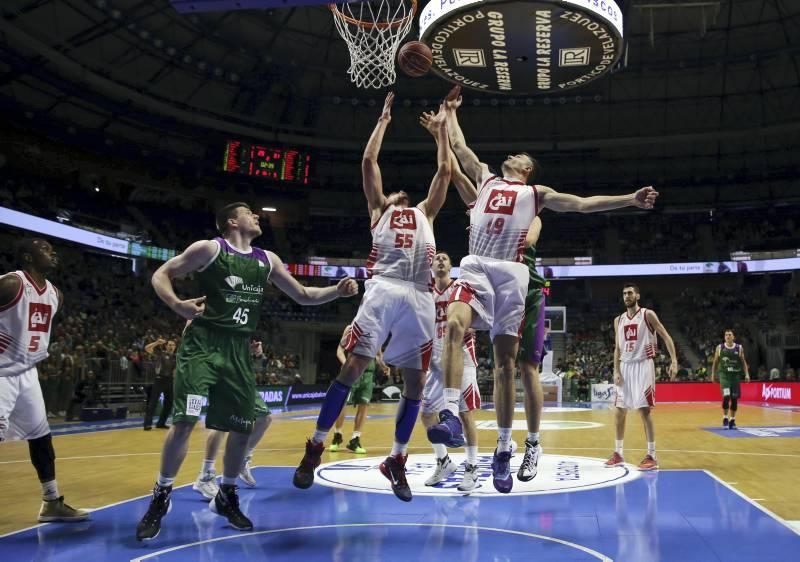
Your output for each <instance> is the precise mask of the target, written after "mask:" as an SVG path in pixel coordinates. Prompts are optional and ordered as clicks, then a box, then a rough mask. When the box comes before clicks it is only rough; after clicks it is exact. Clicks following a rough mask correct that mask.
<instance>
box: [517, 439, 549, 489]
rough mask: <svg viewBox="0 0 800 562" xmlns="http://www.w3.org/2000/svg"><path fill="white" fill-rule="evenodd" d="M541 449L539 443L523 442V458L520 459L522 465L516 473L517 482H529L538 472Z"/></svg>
mask: <svg viewBox="0 0 800 562" xmlns="http://www.w3.org/2000/svg"><path fill="white" fill-rule="evenodd" d="M542 453H543V449H542V446H541V445H539V443H536V445H535V446H534V444H533V443H531V442H530V441H528V440H527V439H526V440H525V456H524V457H522V464H521V465H520V467H519V471H518V472H517V480H519V481H520V482H530V481H531V480H533V479H534V478H535V477H536V475H537V474H538V472H539V457H541V456H542Z"/></svg>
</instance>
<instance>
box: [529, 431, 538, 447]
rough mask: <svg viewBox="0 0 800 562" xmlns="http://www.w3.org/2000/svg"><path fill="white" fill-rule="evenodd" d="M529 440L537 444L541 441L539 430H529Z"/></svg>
mask: <svg viewBox="0 0 800 562" xmlns="http://www.w3.org/2000/svg"><path fill="white" fill-rule="evenodd" d="M528 441H530V442H531V443H533V444H534V445H536V444H537V443H538V442H539V432H538V431H537V432H536V433H533V432H532V431H529V432H528Z"/></svg>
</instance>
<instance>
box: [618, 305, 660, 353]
mask: <svg viewBox="0 0 800 562" xmlns="http://www.w3.org/2000/svg"><path fill="white" fill-rule="evenodd" d="M646 311H647V309H646V308H640V309H639V310H638V311H637V312H636V314H634V315H633V317H628V313H627V312H624V313H623V314H621V315H620V317H619V322H618V325H617V344H618V345H619V349H620V360H621V361H622V362H623V363H629V362H632V361H644V360H646V359H652V358H653V357H655V356H656V351H658V336H657V335H656V332H655V330H653V329H652V328H651V327H650V325H649V324H648V323H647V316H646Z"/></svg>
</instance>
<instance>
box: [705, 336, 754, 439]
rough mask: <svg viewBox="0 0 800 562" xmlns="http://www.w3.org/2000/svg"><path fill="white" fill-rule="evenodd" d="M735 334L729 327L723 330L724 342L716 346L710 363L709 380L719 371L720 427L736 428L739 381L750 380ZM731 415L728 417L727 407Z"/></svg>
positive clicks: (742, 351)
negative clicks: (720, 392)
mask: <svg viewBox="0 0 800 562" xmlns="http://www.w3.org/2000/svg"><path fill="white" fill-rule="evenodd" d="M735 338H736V334H734V333H733V330H731V329H730V328H729V329H727V330H725V343H721V344H719V345H718V346H717V349H716V351H715V352H714V362H713V363H712V364H711V382H714V380H715V378H716V376H717V373H718V372H719V386H720V389H721V390H722V415H723V418H722V427H724V428H726V429H736V410H737V409H738V406H739V404H738V402H739V396H741V392H740V391H739V382H740V381H741V380H742V373H744V380H746V381H747V382H750V367H748V365H747V360H746V359H745V357H744V347H742V346H741V344H738V343H735V341H734V339H735ZM729 407H730V412H731V416H730V418H728V408H729Z"/></svg>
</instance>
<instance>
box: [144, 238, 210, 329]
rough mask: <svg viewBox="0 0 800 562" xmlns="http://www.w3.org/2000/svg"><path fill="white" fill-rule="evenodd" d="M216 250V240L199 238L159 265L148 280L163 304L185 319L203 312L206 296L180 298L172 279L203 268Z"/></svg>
mask: <svg viewBox="0 0 800 562" xmlns="http://www.w3.org/2000/svg"><path fill="white" fill-rule="evenodd" d="M217 252H219V245H218V244H217V243H216V242H214V241H213V240H200V241H199V242H195V243H194V244H192V245H191V246H189V247H188V248H186V250H185V251H184V252H183V253H182V254H180V255H177V256H175V257H174V258H172V259H170V260H169V261H167V262H166V263H165V264H163V265H162V266H161V267H159V268H158V269H157V270H156V272H155V273H153V277H152V279H151V280H150V282H151V284H152V285H153V289H154V290H155V292H156V294H157V295H158V298H160V299H161V300H162V301H164V304H166V305H167V306H168V307H170V308H171V309H172V310H173V312H175V313H176V314H178V315H179V316H181V317H182V318H186V319H187V320H190V319H192V318H196V317H197V316H200V315H201V314H203V312H204V311H205V308H206V305H205V302H206V297H205V296H202V297H198V298H195V299H186V300H181V299H180V298H178V295H176V294H175V289H174V288H173V287H172V280H173V279H175V278H176V277H184V276H185V275H188V274H189V273H193V272H195V271H198V270H200V269H202V268H204V267H205V266H207V265H208V264H209V263H210V262H211V260H213V259H214V257H215V256H216V255H217Z"/></svg>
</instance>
